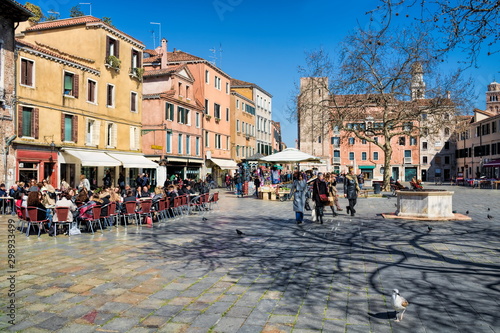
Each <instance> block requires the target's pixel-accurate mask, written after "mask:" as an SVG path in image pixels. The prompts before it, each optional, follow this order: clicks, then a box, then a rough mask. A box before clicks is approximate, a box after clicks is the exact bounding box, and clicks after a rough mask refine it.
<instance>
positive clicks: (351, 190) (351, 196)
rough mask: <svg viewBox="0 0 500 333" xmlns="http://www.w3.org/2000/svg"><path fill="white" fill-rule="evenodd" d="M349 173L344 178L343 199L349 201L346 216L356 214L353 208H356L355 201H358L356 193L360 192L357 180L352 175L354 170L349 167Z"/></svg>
mask: <svg viewBox="0 0 500 333" xmlns="http://www.w3.org/2000/svg"><path fill="white" fill-rule="evenodd" d="M348 170H349V172H348V174H347V175H346V176H345V180H344V197H346V198H347V199H348V200H349V206H347V214H349V212H350V213H351V216H354V214H356V210H355V209H354V206H356V201H357V199H358V193H359V191H360V188H359V185H358V178H357V177H356V175H355V174H354V168H353V167H349V169H348Z"/></svg>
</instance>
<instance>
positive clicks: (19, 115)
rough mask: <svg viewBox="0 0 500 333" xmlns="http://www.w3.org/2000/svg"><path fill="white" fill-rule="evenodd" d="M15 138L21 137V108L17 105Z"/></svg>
mask: <svg viewBox="0 0 500 333" xmlns="http://www.w3.org/2000/svg"><path fill="white" fill-rule="evenodd" d="M17 114H18V116H17V136H19V137H21V136H23V107H22V106H21V105H19V106H18V107H17Z"/></svg>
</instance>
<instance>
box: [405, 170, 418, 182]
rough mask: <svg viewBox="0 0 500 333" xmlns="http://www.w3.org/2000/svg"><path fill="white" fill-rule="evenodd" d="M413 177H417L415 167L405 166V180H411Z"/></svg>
mask: <svg viewBox="0 0 500 333" xmlns="http://www.w3.org/2000/svg"><path fill="white" fill-rule="evenodd" d="M413 178H417V168H413V167H412V168H405V182H409V181H411V180H412V179H413Z"/></svg>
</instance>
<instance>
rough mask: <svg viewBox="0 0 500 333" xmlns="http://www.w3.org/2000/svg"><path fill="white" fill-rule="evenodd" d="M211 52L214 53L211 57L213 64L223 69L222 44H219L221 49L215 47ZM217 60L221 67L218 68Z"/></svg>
mask: <svg viewBox="0 0 500 333" xmlns="http://www.w3.org/2000/svg"><path fill="white" fill-rule="evenodd" d="M209 51H210V52H212V55H211V56H210V58H212V61H211V63H212V64H213V65H214V66H216V67H219V68H220V67H222V44H219V49H217V48H216V47H215V46H214V47H213V48H211V49H210V50H209ZM217 52H219V55H217ZM217 60H219V66H217Z"/></svg>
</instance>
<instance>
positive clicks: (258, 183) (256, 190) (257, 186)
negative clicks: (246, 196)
mask: <svg viewBox="0 0 500 333" xmlns="http://www.w3.org/2000/svg"><path fill="white" fill-rule="evenodd" d="M253 184H254V185H255V196H256V197H257V198H258V197H259V187H260V179H259V177H255V179H254V181H253Z"/></svg>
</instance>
